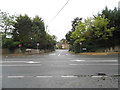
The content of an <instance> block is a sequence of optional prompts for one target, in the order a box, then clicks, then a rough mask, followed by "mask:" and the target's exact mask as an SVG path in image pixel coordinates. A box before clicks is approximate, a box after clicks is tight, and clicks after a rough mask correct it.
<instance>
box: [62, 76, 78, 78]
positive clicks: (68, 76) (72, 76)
mask: <svg viewBox="0 0 120 90" xmlns="http://www.w3.org/2000/svg"><path fill="white" fill-rule="evenodd" d="M61 77H62V78H77V76H61Z"/></svg>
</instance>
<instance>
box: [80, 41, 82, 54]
mask: <svg viewBox="0 0 120 90" xmlns="http://www.w3.org/2000/svg"><path fill="white" fill-rule="evenodd" d="M81 45H82V42H80V52H82V47H81Z"/></svg>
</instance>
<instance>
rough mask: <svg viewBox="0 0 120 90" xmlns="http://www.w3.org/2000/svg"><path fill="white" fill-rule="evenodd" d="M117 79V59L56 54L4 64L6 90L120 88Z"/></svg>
mask: <svg viewBox="0 0 120 90" xmlns="http://www.w3.org/2000/svg"><path fill="white" fill-rule="evenodd" d="M98 72H104V73H105V74H106V75H105V76H100V75H97V73H98ZM117 75H118V56H117V55H105V56H90V55H75V54H71V53H69V52H68V51H67V50H56V51H55V52H52V53H47V54H41V55H27V56H6V57H3V60H2V87H3V88H117V87H118V77H117Z"/></svg>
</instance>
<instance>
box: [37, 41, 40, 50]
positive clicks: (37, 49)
mask: <svg viewBox="0 0 120 90" xmlns="http://www.w3.org/2000/svg"><path fill="white" fill-rule="evenodd" d="M39 45H40V44H39V43H37V51H39V50H38V47H39Z"/></svg>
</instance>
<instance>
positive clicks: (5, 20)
mask: <svg viewBox="0 0 120 90" xmlns="http://www.w3.org/2000/svg"><path fill="white" fill-rule="evenodd" d="M14 19H15V16H13V15H12V16H10V15H9V14H8V13H6V12H2V11H0V29H1V30H2V32H3V34H2V35H3V38H4V39H5V38H6V36H7V35H8V34H11V32H12V30H13V24H14Z"/></svg>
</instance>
